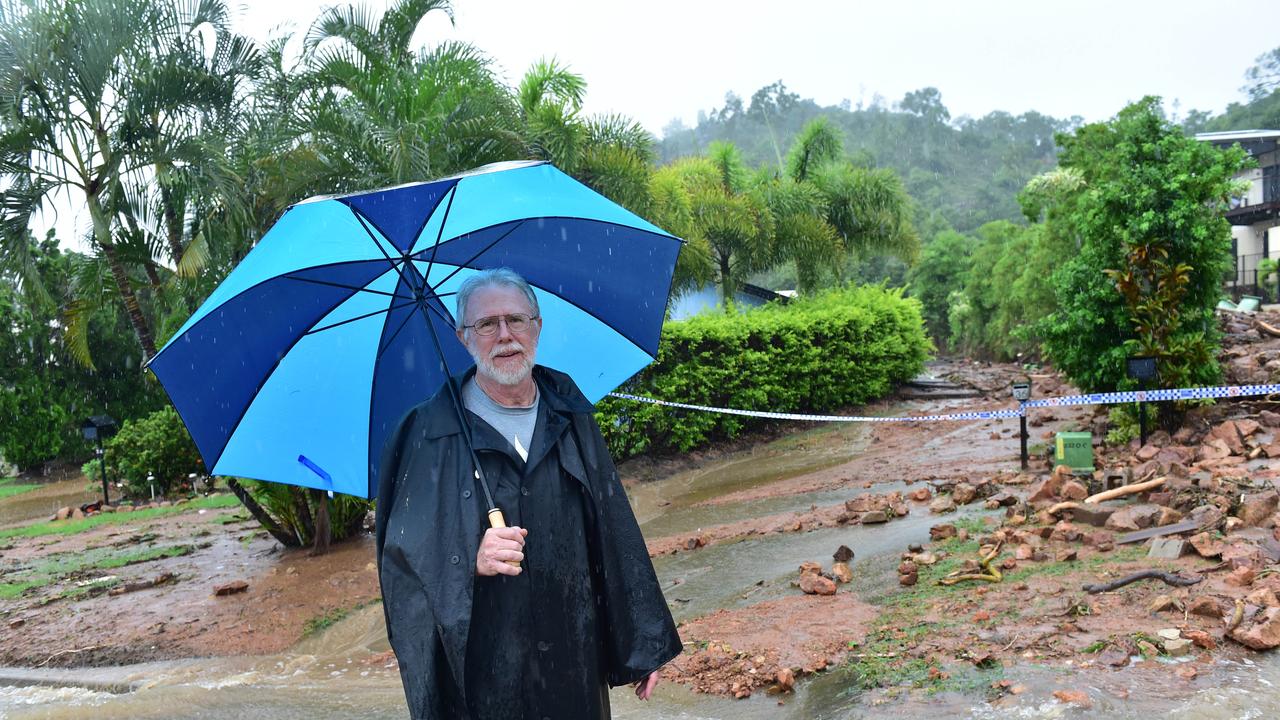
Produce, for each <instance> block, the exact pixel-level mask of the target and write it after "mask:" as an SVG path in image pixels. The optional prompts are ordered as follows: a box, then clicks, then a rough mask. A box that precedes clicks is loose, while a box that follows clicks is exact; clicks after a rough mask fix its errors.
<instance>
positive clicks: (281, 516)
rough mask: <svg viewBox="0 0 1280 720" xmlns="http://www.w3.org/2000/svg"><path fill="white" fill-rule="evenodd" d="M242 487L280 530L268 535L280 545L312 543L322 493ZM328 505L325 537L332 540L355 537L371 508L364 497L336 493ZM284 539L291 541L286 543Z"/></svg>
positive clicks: (259, 484) (251, 483)
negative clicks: (327, 534) (272, 536)
mask: <svg viewBox="0 0 1280 720" xmlns="http://www.w3.org/2000/svg"><path fill="white" fill-rule="evenodd" d="M243 484H244V485H245V487H246V488H248V490H249V493H250V494H251V495H252V496H253V499H254V500H256V501H257V502H258V503H259V504H260V505H261V507H262V508H263V509H264V510H266V512H267V513H268V515H269V516H270V518H271V521H272V523H274V524H275V526H276V530H277V531H282V532H280V534H278V535H277V534H276V533H275V532H273V533H272V534H273V535H276V539H277V540H279V541H280V542H281V543H282V544H283V545H285V546H286V547H301V546H303V545H310V544H312V543H314V542H315V541H316V520H317V518H318V517H319V515H320V503H322V502H325V498H324V497H322V496H323V495H324V493H322V492H321V491H317V490H311V489H308V488H303V487H298V486H296V485H285V484H282V483H273V482H266V481H263V480H245V481H243ZM328 504H329V527H330V534H329V537H330V539H332V540H345V539H346V538H349V537H354V536H355V535H358V534H359V533H360V531H361V529H362V527H363V525H364V517H365V514H366V513H368V512H369V509H370V508H371V507H373V504H372V502H371V501H369V500H365V499H364V498H358V497H355V496H353V495H342V494H336V493H335V494H334V496H333V498H331V499H328ZM264 525H266V524H264ZM268 529H269V530H270V527H268ZM286 538H290V539H291V541H289V542H286V541H285V540H286ZM292 540H296V542H293V541H292Z"/></svg>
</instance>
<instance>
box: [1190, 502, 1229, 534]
mask: <svg viewBox="0 0 1280 720" xmlns="http://www.w3.org/2000/svg"><path fill="white" fill-rule="evenodd" d="M1226 516H1227V514H1226V513H1225V512H1223V511H1222V510H1221V509H1220V508H1217V507H1215V506H1213V505H1200V506H1198V507H1196V508H1194V509H1192V511H1191V512H1189V513H1187V519H1188V520H1194V521H1195V523H1196V527H1199V528H1200V529H1201V530H1216V529H1217V528H1218V526H1219V525H1221V524H1222V521H1223V519H1224V518H1226Z"/></svg>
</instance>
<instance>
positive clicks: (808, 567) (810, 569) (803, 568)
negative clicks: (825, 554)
mask: <svg viewBox="0 0 1280 720" xmlns="http://www.w3.org/2000/svg"><path fill="white" fill-rule="evenodd" d="M821 574H822V565H821V564H820V563H816V562H813V561H812V560H810V561H807V562H802V563H800V576H801V577H804V576H805V575H821Z"/></svg>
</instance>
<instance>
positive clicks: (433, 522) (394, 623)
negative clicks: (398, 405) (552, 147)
mask: <svg viewBox="0 0 1280 720" xmlns="http://www.w3.org/2000/svg"><path fill="white" fill-rule="evenodd" d="M473 372H474V370H470V371H468V372H467V373H466V374H464V375H463V376H461V377H459V378H456V379H455V382H457V383H458V385H457V387H461V386H462V383H463V382H464V381H465V380H466V378H467V377H469V376H470V374H471V373H473ZM534 379H535V381H536V382H537V383H538V389H539V398H540V403H539V407H540V409H539V416H540V417H539V419H538V430H537V432H536V433H535V435H536V437H535V440H534V443H533V447H531V448H530V455H529V463H528V465H527V467H528V470H529V471H528V472H522V470H523V468H522V467H521V465H522V463H520V462H518V460H517V459H515V458H513V457H511V453H510V452H508V451H507V449H505V448H504V447H503V445H504V443H505V441H503V440H502V439H501V438H498V437H497V434H496V433H495V432H493V430H492V428H490V427H489V426H488V424H487V423H485V422H484V421H483V420H481V419H480V418H479V417H477V416H476V415H474V414H472V413H470V412H468V411H464V415H465V416H466V417H467V420H468V422H469V423H470V426H471V433H472V437H473V440H474V443H475V448H476V452H477V454H478V456H479V457H480V462H481V464H482V465H483V466H484V470H485V473H486V477H487V478H488V480H489V485H490V488H491V489H492V490H493V491H494V495H495V497H497V498H499V505H502V504H503V502H504V501H503V500H502V498H512V497H518V494H519V493H521V492H522V491H523V489H524V488H528V487H532V488H533V489H534V490H535V491H537V490H539V489H541V490H555V491H556V492H554V493H552V494H550V495H548V494H546V493H543V494H541V495H536V496H533V497H532V498H530V497H528V496H529V493H528V492H524V494H525V495H526V498H524V501H525V502H523V503H520V504H522V505H524V506H525V507H524V509H525V510H526V511H529V512H544V511H545V512H550V513H552V516H553V517H552V519H551V520H550V522H554V523H558V524H559V525H558V527H562V526H567V527H568V528H570V529H571V530H572V529H573V528H575V527H576V528H580V530H576V532H580V533H582V535H583V536H584V537H583V538H582V539H583V540H584V541H585V542H581V543H576V545H577V546H578V551H575V549H574V547H573V546H572V545H566V544H564V543H563V537H564V536H566V535H570V534H572V533H571V532H561V533H560V535H561V539H562V542H561V543H560V544H559V546H558V547H559V550H558V551H557V554H558V555H563V556H564V557H562V558H561V557H557V558H554V560H555V562H554V563H553V562H550V559H549V558H548V557H547V556H546V555H543V556H541V557H540V556H539V555H538V553H537V552H536V550H537V548H538V546H536V545H534V543H536V542H539V541H541V540H542V539H543V538H541V537H539V534H535V532H534V530H532V529H531V530H530V537H529V538H528V543H529V544H528V545H527V546H526V563H525V567H526V570H525V572H523V573H521V575H520V576H517V577H516V578H500V579H495V578H477V577H476V576H475V558H476V552H477V551H478V549H479V545H480V539H481V537H482V536H483V534H484V530H485V528H486V527H487V523H486V522H485V520H484V516H485V511H486V510H488V508H486V507H484V505H485V503H484V499H483V493H482V491H481V490H480V489H479V487H478V485H477V483H476V480H475V479H474V476H473V474H472V465H471V456H470V454H469V453H468V451H467V447H466V444H465V440H464V439H463V435H462V432H461V427H460V426H459V424H458V416H457V413H456V411H455V410H454V408H453V404H452V403H453V400H452V398H451V396H450V394H449V392H448V390H447V388H441V390H440V391H438V392H437V393H436V395H435V396H433V397H432V398H431V399H430V400H427V401H426V402H425V403H423V404H421V405H419V406H417V407H416V408H414V409H413V410H411V411H409V413H408V414H406V415H405V417H404V419H403V420H401V422H400V425H399V426H398V428H397V429H396V430H395V432H393V433H392V434H391V435H390V436H389V439H388V441H387V446H386V448H385V450H384V451H383V454H382V464H381V468H380V471H379V478H380V480H379V489H378V508H377V551H378V570H379V577H380V580H381V583H382V597H383V609H384V612H385V613H386V618H387V634H388V636H389V637H390V639H391V646H392V648H393V649H394V650H395V653H396V658H397V659H398V660H399V663H400V675H401V679H402V680H403V683H404V689H405V696H406V699H407V701H408V703H409V710H410V713H411V715H412V716H413V717H414V718H453V717H465V708H466V707H467V706H468V705H469V704H470V705H471V706H472V707H475V706H476V703H477V702H478V701H479V700H481V699H483V698H471V702H470V703H468V698H467V688H471V691H472V693H481V694H484V695H487V692H486V691H487V690H489V688H483V689H481V688H477V679H476V678H474V677H473V678H470V679H469V678H468V677H467V673H468V662H467V658H468V655H470V656H471V658H472V662H471V664H470V667H471V668H472V669H473V670H474V669H476V668H477V664H476V659H477V658H478V657H479V658H483V657H484V656H485V655H484V654H485V653H488V654H490V655H491V656H492V657H494V658H497V660H496V661H495V662H496V664H495V665H494V666H493V667H484V668H483V669H484V670H485V671H487V672H489V673H490V677H489V678H487V679H485V680H484V682H485V683H486V684H487V683H489V682H502V681H503V680H505V679H507V673H508V672H509V671H510V672H515V673H517V674H519V673H520V672H521V670H520V668H521V662H522V661H521V657H520V656H521V655H523V654H525V653H531V652H534V648H536V649H537V650H539V651H549V652H551V654H552V656H553V659H552V660H551V664H552V666H555V665H557V664H559V665H560V669H561V670H564V667H563V665H564V664H565V663H574V662H577V663H584V662H585V663H588V664H593V665H595V664H598V667H582V668H580V669H579V671H578V672H577V677H578V678H585V680H578V682H579V683H581V682H586V683H588V684H590V683H591V682H593V681H594V680H600V681H603V682H607V683H608V684H609V685H612V686H615V687H616V686H619V685H624V684H626V683H630V682H635V681H637V680H640V679H642V678H644V677H645V676H647V675H648V674H649V673H650V672H652V671H654V670H656V669H657V668H658V667H660V666H661V665H662V664H663V663H665V662H667V661H668V660H670V659H671V658H673V657H675V656H676V655H677V654H678V653H679V652H680V649H681V644H680V639H679V636H678V635H677V633H676V629H675V623H674V622H673V621H672V618H671V613H670V611H669V610H668V609H667V604H666V601H665V599H664V598H663V595H662V591H661V589H660V587H659V586H658V581H657V577H656V576H655V574H654V571H653V565H652V563H651V562H650V561H649V554H648V551H647V549H646V548H645V544H644V539H643V537H642V536H641V535H640V529H639V526H638V525H637V524H636V520H635V516H634V514H633V513H632V511H631V506H630V504H629V502H628V501H627V496H626V494H625V493H624V492H623V490H622V486H621V484H620V483H619V481H618V474H617V471H616V470H615V469H614V466H613V461H612V459H611V458H610V456H609V453H608V450H607V449H606V447H605V444H604V439H603V438H602V437H601V435H600V430H599V428H598V427H597V426H596V423H595V419H594V417H593V415H592V412H593V410H594V408H593V407H592V406H591V404H590V403H589V402H587V400H586V398H584V397H583V396H582V394H581V392H580V391H579V390H578V388H577V386H576V385H575V384H574V382H573V380H572V379H570V378H569V376H567V375H565V374H563V373H560V372H557V371H554V370H551V369H549V368H543V367H541V366H538V367H535V368H534ZM538 498H544V499H542V500H541V501H540V502H542V503H543V506H542V507H541V509H540V508H539V506H538V505H537V503H536V502H533V500H538ZM545 498H552V500H546V499H545ZM506 502H508V503H510V502H511V501H510V500H507V501H506ZM547 502H555V503H559V505H557V506H555V507H550V506H547V505H546V503H547ZM504 510H507V508H504ZM507 511H508V513H509V514H511V511H510V510H507ZM545 512H544V514H545ZM557 512H560V513H561V514H560V515H556V513H557ZM514 515H515V516H514V517H509V518H508V523H509V524H512V525H515V524H521V525H528V524H536V519H534V518H527V519H528V520H529V522H527V523H526V522H523V521H522V519H521V518H520V513H519V511H517V512H516V513H515V514H514ZM578 518H580V520H579V519H578ZM547 534H548V533H545V532H543V533H540V535H542V536H545V535H547ZM583 546H585V547H583ZM560 561H563V564H564V565H566V566H567V569H566V570H565V572H568V573H570V575H569V577H573V576H572V572H573V567H575V566H580V567H582V568H584V571H583V573H582V574H583V575H584V576H589V578H588V579H587V580H586V582H587V583H588V584H589V586H590V593H584V592H582V588H581V587H579V588H578V589H576V590H575V589H573V588H569V589H567V590H565V589H563V588H557V587H552V586H549V585H548V582H552V583H554V582H556V580H554V579H553V580H551V581H548V580H547V578H549V577H552V575H553V571H556V570H558V569H560V568H557V567H555V565H556V563H559V562H560ZM539 562H541V563H542V565H541V567H540V566H539ZM587 567H589V572H587V571H586V570H585V568H587ZM542 571H548V572H542ZM510 581H518V582H510ZM480 582H485V583H492V584H485V585H479V584H478V583H480ZM504 583H505V584H504ZM526 583H527V584H526ZM539 583H541V584H539ZM494 588H505V589H500V590H495V589H494ZM521 588H522V589H523V593H524V594H523V595H521V594H518V593H517V594H515V595H511V594H503V595H498V594H497V593H499V592H500V593H507V589H521ZM477 589H479V590H480V593H479V594H480V596H481V597H484V598H486V600H485V601H483V602H482V603H481V606H480V607H474V608H473V600H474V599H475V598H476V596H477ZM513 597H515V598H518V600H516V601H515V602H520V603H523V602H525V600H526V599H527V600H531V601H533V602H535V603H536V602H542V603H543V604H544V605H545V604H546V603H547V602H551V603H552V604H553V606H555V603H565V602H567V603H569V604H576V605H577V607H563V608H559V607H558V606H557V609H559V610H560V612H558V613H556V612H546V611H538V612H534V613H531V614H529V616H528V620H529V623H528V628H527V632H526V633H523V634H522V633H521V630H522V629H524V625H523V623H522V622H520V623H511V622H508V623H506V625H505V628H504V632H506V631H511V630H514V636H504V637H503V638H499V637H495V633H494V632H493V627H491V625H494V624H495V622H494V621H495V619H498V620H500V619H501V618H502V617H505V615H507V614H511V613H512V610H513V608H512V607H511V603H512V602H513V601H512V598H513ZM589 597H593V598H594V600H595V603H594V607H592V605H591V602H590V600H589V599H584V598H589ZM495 598H497V599H499V600H500V602H499V603H498V604H495ZM574 598H576V599H577V600H578V602H575V601H574ZM503 603H505V606H504V605H503ZM495 614H496V616H497V617H496V618H495ZM473 620H474V621H475V622H477V623H484V626H482V627H478V628H477V627H474V626H473ZM566 634H567V637H569V638H578V639H581V640H585V642H586V643H587V644H589V645H592V647H586V648H583V647H581V646H577V647H575V646H576V645H579V643H577V642H571V643H566V642H559V643H554V642H550V643H549V642H544V640H563V639H565V637H566ZM579 636H582V637H580V638H579ZM477 638H479V640H477ZM504 639H505V642H504V641H503V640H504ZM469 640H470V641H475V642H476V643H477V645H473V646H472V647H470V648H468V642H469ZM478 645H495V646H494V647H479V646H478ZM551 645H557V646H558V647H549V646H551ZM584 650H585V651H584ZM539 656H540V657H544V658H545V657H546V656H545V655H542V654H541V653H540V654H539ZM513 657H514V658H515V660H514V661H512V660H511V658H513ZM503 662H506V663H507V665H502V663H503ZM524 667H526V668H527V667H528V665H527V663H526V664H525V665H524ZM524 672H525V674H529V671H528V670H525V671H524ZM536 673H537V671H536V668H535V669H534V673H533V674H535V675H536ZM524 682H525V687H526V690H529V692H526V693H524V695H523V697H524V698H525V699H528V698H530V697H533V698H535V702H536V704H538V706H537V707H528V703H525V705H526V707H524V708H523V710H524V711H527V712H529V713H532V715H530V717H534V718H538V717H543V716H547V717H593V716H601V715H603V716H607V715H608V696H607V693H605V692H603V685H602V684H601V685H600V687H599V688H598V692H597V693H596V698H595V700H596V702H598V703H599V705H598V706H597V707H590V708H581V707H580V708H578V709H576V710H574V711H573V712H572V715H567V714H566V712H565V710H564V707H566V706H563V705H557V702H558V701H562V700H565V699H568V698H570V697H575V692H574V691H575V690H580V689H581V688H571V689H562V688H558V687H554V686H553V687H549V688H538V687H536V686H535V687H532V688H531V687H530V685H529V683H530V679H529V678H525V680H524ZM508 684H509V683H508ZM517 684H518V682H517ZM506 689H508V690H509V689H510V688H506ZM494 690H498V689H497V688H494ZM498 691H499V692H501V690H498ZM544 691H545V692H544ZM557 691H559V692H558V693H557ZM579 694H580V693H579ZM542 698H546V699H547V704H541V702H542V700H541V699H542ZM592 704H593V705H594V703H592ZM491 707H492V706H491ZM502 714H503V715H504V716H506V717H519V715H518V714H514V713H507V712H503V713H502Z"/></svg>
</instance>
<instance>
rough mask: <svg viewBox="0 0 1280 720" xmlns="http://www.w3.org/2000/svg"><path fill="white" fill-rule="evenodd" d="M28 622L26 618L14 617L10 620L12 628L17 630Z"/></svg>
mask: <svg viewBox="0 0 1280 720" xmlns="http://www.w3.org/2000/svg"><path fill="white" fill-rule="evenodd" d="M26 624H27V621H26V619H25V618H14V619H12V620H10V621H9V627H11V628H13V629H15V630H16V629H17V628H20V627H22V626H23V625H26Z"/></svg>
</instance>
